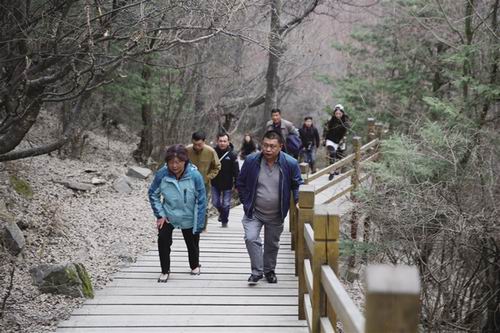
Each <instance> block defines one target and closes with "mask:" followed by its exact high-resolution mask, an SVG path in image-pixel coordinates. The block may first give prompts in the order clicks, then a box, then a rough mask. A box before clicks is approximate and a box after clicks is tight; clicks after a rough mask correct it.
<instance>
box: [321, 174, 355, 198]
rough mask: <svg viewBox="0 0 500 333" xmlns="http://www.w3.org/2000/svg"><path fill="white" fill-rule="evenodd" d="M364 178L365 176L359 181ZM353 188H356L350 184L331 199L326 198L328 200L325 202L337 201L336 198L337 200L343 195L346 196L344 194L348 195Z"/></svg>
mask: <svg viewBox="0 0 500 333" xmlns="http://www.w3.org/2000/svg"><path fill="white" fill-rule="evenodd" d="M362 180H363V178H361V179H360V180H359V181H360V182H361V181H362ZM353 188H354V186H352V185H349V186H348V187H346V188H345V189H343V190H342V191H340V192H337V193H335V195H334V196H333V197H331V198H330V199H328V200H326V201H325V202H324V204H329V203H332V202H334V201H335V200H337V199H338V198H340V197H343V196H344V195H346V194H347V193H349V192H351V191H352V189H353Z"/></svg>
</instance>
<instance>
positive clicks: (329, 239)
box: [314, 204, 340, 327]
mask: <svg viewBox="0 0 500 333" xmlns="http://www.w3.org/2000/svg"><path fill="white" fill-rule="evenodd" d="M314 214H315V215H320V216H326V218H327V223H326V261H327V264H328V265H329V266H330V267H331V268H332V270H333V271H334V272H335V275H337V276H338V275H339V256H340V250H339V237H340V216H338V215H336V214H335V212H334V207H333V206H332V205H328V204H324V205H317V206H316V208H315V209H314ZM314 234H315V235H316V232H315V233H314ZM325 302H326V315H327V316H328V319H329V320H330V323H332V326H333V327H336V323H337V315H336V314H335V311H334V309H333V307H332V306H331V305H330V302H328V301H325Z"/></svg>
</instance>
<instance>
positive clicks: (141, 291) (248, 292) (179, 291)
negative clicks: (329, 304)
mask: <svg viewBox="0 0 500 333" xmlns="http://www.w3.org/2000/svg"><path fill="white" fill-rule="evenodd" d="M95 295H96V296H101V295H107V296H111V295H113V296H129V295H130V296H131V295H140V296H189V295H200V296H201V295H203V296H205V295H210V296H225V295H231V296H297V289H295V288H293V289H284V288H281V289H263V288H261V289H254V288H249V287H246V288H203V289H202V288H197V289H195V290H193V288H173V287H172V286H167V284H166V283H161V284H158V285H157V286H155V287H149V288H135V287H128V288H117V287H115V288H105V289H102V290H98V291H96V292H95Z"/></svg>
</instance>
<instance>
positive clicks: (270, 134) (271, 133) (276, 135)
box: [262, 130, 285, 144]
mask: <svg viewBox="0 0 500 333" xmlns="http://www.w3.org/2000/svg"><path fill="white" fill-rule="evenodd" d="M264 139H270V140H274V139H276V140H278V142H279V143H280V144H284V143H285V140H284V139H283V135H281V133H279V132H276V131H273V130H271V131H267V132H266V133H265V134H264V136H263V137H262V140H264Z"/></svg>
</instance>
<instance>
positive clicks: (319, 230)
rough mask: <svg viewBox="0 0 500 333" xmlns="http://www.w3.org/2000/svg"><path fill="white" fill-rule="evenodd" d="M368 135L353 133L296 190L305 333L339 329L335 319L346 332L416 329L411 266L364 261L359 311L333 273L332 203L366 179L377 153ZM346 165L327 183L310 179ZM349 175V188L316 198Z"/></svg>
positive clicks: (335, 221) (335, 219)
mask: <svg viewBox="0 0 500 333" xmlns="http://www.w3.org/2000/svg"><path fill="white" fill-rule="evenodd" d="M369 128H370V126H369ZM373 128H376V127H373ZM380 133H381V132H380ZM368 138H369V139H371V140H370V141H369V142H368V143H367V144H365V145H364V146H361V144H360V143H361V142H360V141H361V140H360V138H355V140H354V143H353V146H354V153H353V154H351V155H349V156H346V157H345V158H344V159H343V160H341V161H339V162H337V163H335V164H333V165H331V166H329V167H327V168H325V169H323V170H320V171H319V172H317V173H316V174H313V175H311V176H310V177H308V182H309V184H305V185H302V186H301V187H300V190H299V208H298V209H295V210H294V212H293V213H292V214H293V217H292V216H291V217H290V226H291V230H292V234H294V233H295V234H294V235H293V237H292V244H293V246H294V248H295V258H296V273H297V275H298V277H299V291H298V304H299V306H298V316H299V319H306V320H307V323H308V326H309V330H310V332H314V333H319V332H338V330H337V324H338V323H341V325H342V331H343V332H346V333H351V332H353V333H362V332H367V333H368V332H369V333H375V332H377V333H378V332H417V328H418V317H419V309H420V304H419V302H420V301H419V296H420V284H419V283H420V282H419V281H420V280H419V276H418V271H417V269H416V268H415V267H410V266H388V265H370V266H368V267H367V270H366V290H365V297H366V299H365V306H364V314H363V313H362V312H361V311H360V310H359V309H358V307H357V306H356V305H355V304H354V302H353V300H352V299H351V298H350V297H349V295H348V294H347V292H346V290H345V289H344V287H343V285H342V283H341V282H340V280H339V278H338V274H339V260H340V259H339V255H340V254H339V247H340V224H341V220H340V216H339V215H337V214H336V213H335V207H334V206H333V205H332V202H333V201H334V200H335V199H337V198H339V197H340V196H342V195H345V194H347V193H348V192H350V191H355V190H357V188H358V187H359V185H360V184H361V183H362V182H363V180H364V179H366V177H367V176H366V175H362V167H363V166H364V164H366V163H368V161H373V160H375V159H376V158H377V156H378V155H377V154H378V152H377V146H378V144H379V141H380V139H379V138H376V137H375V138H374V137H370V134H369V135H368ZM349 164H352V168H351V169H350V170H348V171H347V172H345V173H343V174H342V175H341V176H338V177H337V178H336V179H334V180H332V181H330V182H328V183H327V184H325V185H321V186H315V185H314V184H311V181H312V180H314V179H317V178H318V177H320V176H321V175H325V174H326V173H328V172H330V171H331V170H337V169H339V168H341V167H342V166H347V165H349ZM349 177H351V185H350V186H349V187H347V188H346V189H343V190H340V191H339V192H338V193H335V194H334V195H333V196H332V198H333V199H332V198H330V199H329V200H327V203H323V204H316V203H315V199H316V195H317V194H318V193H321V192H322V191H324V190H326V189H327V188H329V187H331V186H333V185H335V184H338V183H340V182H341V181H342V180H344V179H347V178H349ZM292 206H294V205H292Z"/></svg>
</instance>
